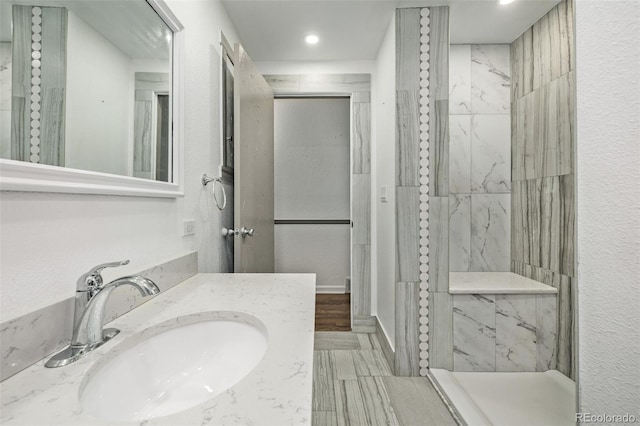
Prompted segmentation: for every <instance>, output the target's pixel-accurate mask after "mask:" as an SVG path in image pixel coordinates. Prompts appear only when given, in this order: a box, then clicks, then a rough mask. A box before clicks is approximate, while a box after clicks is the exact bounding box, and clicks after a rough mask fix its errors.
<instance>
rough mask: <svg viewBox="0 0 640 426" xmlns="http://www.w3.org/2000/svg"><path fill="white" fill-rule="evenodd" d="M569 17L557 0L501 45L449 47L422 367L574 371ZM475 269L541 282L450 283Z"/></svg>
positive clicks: (572, 88) (432, 209)
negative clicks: (514, 285) (445, 143)
mask: <svg viewBox="0 0 640 426" xmlns="http://www.w3.org/2000/svg"><path fill="white" fill-rule="evenodd" d="M572 19H573V10H572V3H571V1H568V0H565V1H563V2H561V3H560V4H558V5H557V6H556V7H555V8H553V9H552V10H551V11H549V12H548V13H547V14H546V15H545V16H543V17H542V18H540V20H539V21H538V22H536V23H535V24H534V25H532V26H531V27H530V28H529V29H528V30H527V31H525V32H524V33H523V34H522V35H521V36H520V37H518V38H517V39H516V40H515V41H513V43H512V44H511V45H506V44H503V45H487V44H484V45H483V44H478V45H451V46H450V49H449V84H448V87H449V149H448V151H447V150H443V151H442V153H444V156H441V157H439V158H438V160H440V161H443V160H444V161H447V163H448V170H446V171H445V172H444V173H445V176H447V178H448V188H445V187H443V188H440V191H439V192H438V193H437V196H438V197H445V196H446V197H448V205H447V206H439V205H438V204H436V203H433V202H432V201H433V198H430V199H429V201H430V206H429V212H430V215H429V232H428V235H429V248H430V249H429V256H430V259H429V263H430V268H429V270H430V274H431V277H430V280H429V281H430V284H429V287H430V292H432V293H430V295H431V297H430V300H429V307H428V308H429V311H428V314H429V327H430V336H429V367H430V368H432V369H443V370H434V371H435V372H437V371H440V372H443V371H445V370H449V371H452V372H454V373H452V374H453V376H450V377H454V376H456V374H458V375H459V374H463V375H464V374H477V373H457V372H496V371H498V372H536V371H537V372H545V371H547V370H558V371H559V372H560V373H562V374H564V375H565V376H566V377H569V378H573V377H574V367H573V362H572V359H573V356H574V354H573V352H574V351H573V342H572V334H573V330H572V328H573V313H572V312H573V309H572V286H573V280H574V270H573V269H574V267H573V266H574V220H575V213H574V204H575V199H574V175H573V161H574V144H575V140H574V139H575V133H574V132H575V130H574V127H575V125H574V123H575V119H574V102H575V82H574V59H573V57H574V54H573V27H572V25H573V24H572ZM432 164H433V162H432ZM442 169H443V170H445V168H442ZM430 195H431V194H430ZM445 212H447V213H448V215H445ZM445 217H448V221H447V220H443V219H444V218H445ZM445 235H446V236H447V237H446V238H443V236H445ZM443 252H446V253H447V254H448V262H447V256H443ZM435 262H437V263H435ZM445 265H447V266H448V271H447V272H444V271H442V268H443V266H445ZM434 271H436V272H437V273H436V274H434V273H433V272H434ZM478 273H479V274H484V275H485V276H487V274H491V275H490V276H491V277H495V279H503V278H504V279H505V280H507V281H511V282H513V281H517V282H521V281H522V280H524V281H523V282H524V283H525V284H526V283H527V282H529V283H532V284H533V287H535V284H536V283H535V282H538V283H543V284H545V285H546V286H547V287H546V288H543V289H542V292H537V290H532V289H528V290H522V291H512V289H511V290H509V291H506V292H501V291H499V290H498V289H496V290H495V291H492V290H491V289H484V290H483V291H475V292H474V291H473V289H470V290H468V291H457V290H456V289H455V288H454V286H455V285H456V284H455V281H457V280H459V278H460V277H465V276H466V277H470V276H473V274H478ZM465 274H466V275H465ZM444 276H447V279H446V281H445V280H443V279H441V278H442V277H444ZM454 277H455V278H454ZM517 277H521V278H517ZM522 277H524V278H522ZM465 279H467V278H465ZM527 279H531V280H533V281H527ZM534 281H535V282H534ZM543 287H545V286H543ZM510 292H512V293H520V294H508V293H510ZM454 293H455V294H454ZM437 374H440V373H437ZM449 374H451V373H449ZM483 374H486V373H483ZM527 374H532V373H527ZM554 374H558V373H557V372H556V373H554ZM456 377H457V376H456ZM460 377H462V376H460ZM478 377H480V376H478ZM485 377H486V378H487V379H488V380H490V379H489V378H490V377H492V376H491V375H487V376H485ZM513 377H516V376H513ZM541 377H542V376H541ZM545 377H551V376H545ZM566 377H565V379H566ZM438 380H439V379H438ZM460 380H462V379H461V378H460ZM478 380H480V379H478ZM491 380H492V379H491ZM566 380H568V379H566ZM453 382H455V379H453ZM552 382H553V380H552ZM550 383H551V382H550ZM487 386H491V385H490V384H489V382H487ZM571 388H572V387H571V386H568V387H565V388H564V389H565V390H566V389H571ZM564 408H566V407H564ZM492 421H493V420H492Z"/></svg>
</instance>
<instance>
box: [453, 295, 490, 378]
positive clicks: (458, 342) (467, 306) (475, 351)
mask: <svg viewBox="0 0 640 426" xmlns="http://www.w3.org/2000/svg"><path fill="white" fill-rule="evenodd" d="M453 369H454V370H455V371H495V369H496V308H495V295H491V294H469V295H467V294H464V295H462V294H461V295H456V296H454V297H453Z"/></svg>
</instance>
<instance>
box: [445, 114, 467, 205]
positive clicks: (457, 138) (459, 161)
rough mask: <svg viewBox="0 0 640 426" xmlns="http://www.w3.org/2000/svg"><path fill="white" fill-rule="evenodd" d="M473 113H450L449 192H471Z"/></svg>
mask: <svg viewBox="0 0 640 426" xmlns="http://www.w3.org/2000/svg"><path fill="white" fill-rule="evenodd" d="M471 119H472V116H471V115H449V192H450V193H452V194H469V193H471Z"/></svg>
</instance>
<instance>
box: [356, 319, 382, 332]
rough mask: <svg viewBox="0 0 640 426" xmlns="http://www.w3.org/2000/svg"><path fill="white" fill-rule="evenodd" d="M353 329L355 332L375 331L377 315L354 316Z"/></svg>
mask: <svg viewBox="0 0 640 426" xmlns="http://www.w3.org/2000/svg"><path fill="white" fill-rule="evenodd" d="M351 331H353V332H354V333H375V332H376V317H374V316H354V317H353V318H352V319H351Z"/></svg>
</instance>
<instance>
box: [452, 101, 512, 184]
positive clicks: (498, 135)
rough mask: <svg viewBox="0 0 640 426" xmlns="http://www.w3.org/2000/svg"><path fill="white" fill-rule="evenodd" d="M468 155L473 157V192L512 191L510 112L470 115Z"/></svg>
mask: <svg viewBox="0 0 640 426" xmlns="http://www.w3.org/2000/svg"><path fill="white" fill-rule="evenodd" d="M452 142H453V141H452ZM452 145H453V144H452ZM469 157H470V158H471V159H472V160H471V192H474V193H490V194H504V193H507V194H508V193H509V192H511V117H510V116H509V115H508V114H500V115H497V114H494V115H479V114H476V115H473V116H472V117H471V153H470V154H469Z"/></svg>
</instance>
